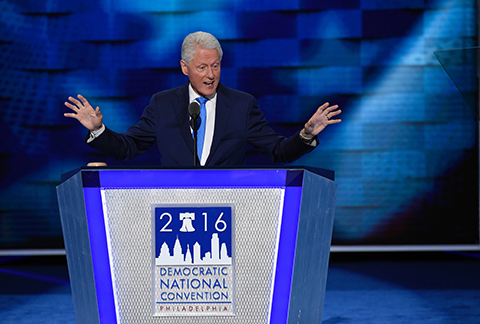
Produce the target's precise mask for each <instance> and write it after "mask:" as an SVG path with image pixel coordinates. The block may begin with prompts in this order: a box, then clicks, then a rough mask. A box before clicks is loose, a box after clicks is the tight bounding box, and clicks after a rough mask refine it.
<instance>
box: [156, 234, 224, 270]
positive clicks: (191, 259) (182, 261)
mask: <svg viewBox="0 0 480 324" xmlns="http://www.w3.org/2000/svg"><path fill="white" fill-rule="evenodd" d="M201 249H202V246H201V245H200V243H198V241H197V242H195V244H194V245H193V253H192V251H191V249H190V245H189V244H187V248H186V251H185V253H183V251H182V245H181V241H180V239H179V238H178V236H177V239H176V240H175V244H174V246H173V254H171V253H170V247H169V246H168V244H167V242H163V244H162V246H161V248H160V253H159V255H158V256H157V257H156V260H155V264H156V265H157V266H162V265H231V264H232V258H231V256H228V250H227V245H226V243H221V244H220V239H219V237H218V233H213V234H212V237H211V240H210V251H209V252H205V254H204V255H203V256H202V253H201Z"/></svg>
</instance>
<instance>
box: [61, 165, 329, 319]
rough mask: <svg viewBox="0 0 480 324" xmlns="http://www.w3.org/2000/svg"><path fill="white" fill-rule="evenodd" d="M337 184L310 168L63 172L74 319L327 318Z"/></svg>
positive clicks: (63, 207)
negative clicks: (329, 268)
mask: <svg viewBox="0 0 480 324" xmlns="http://www.w3.org/2000/svg"><path fill="white" fill-rule="evenodd" d="M336 191H337V183H336V182H334V181H333V172H332V171H329V170H323V169H316V168H305V167H290V168H276V169H271V168H268V169H266V168H265V169H261V168H260V169H259V168H256V169H249V168H239V169H208V168H196V169H158V168H157V169H154V168H152V169H148V168H147V169H145V168H144V169H125V168H89V167H84V168H81V169H78V170H75V171H72V172H71V173H70V174H68V175H64V176H63V177H62V183H61V184H60V185H59V186H58V187H57V196H58V201H59V209H60V216H61V222H62V230H63V235H64V241H65V250H66V254H67V262H68V269H69V275H70V281H71V288H72V295H73V302H74V306H75V313H76V319H77V323H88V324H94V323H102V324H104V323H107V324H111V323H135V324H138V323H145V324H150V323H152V324H154V323H155V324H157V323H192V324H193V323H195V324H197V323H209V324H212V323H219V324H220V323H228V324H230V323H244V324H245V323H248V324H254V323H262V324H265V323H272V324H273V323H274V324H283V323H308V324H314V323H321V319H322V310H323V303H324V296H325V285H326V279H327V270H328V260H329V254H330V242H331V237H332V229H333V218H334V210H335V199H336Z"/></svg>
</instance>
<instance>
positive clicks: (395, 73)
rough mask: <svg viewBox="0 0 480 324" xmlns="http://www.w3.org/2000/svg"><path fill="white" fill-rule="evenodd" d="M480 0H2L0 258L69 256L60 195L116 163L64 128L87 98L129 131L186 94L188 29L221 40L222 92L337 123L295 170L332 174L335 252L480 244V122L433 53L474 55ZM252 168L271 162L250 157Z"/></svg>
mask: <svg viewBox="0 0 480 324" xmlns="http://www.w3.org/2000/svg"><path fill="white" fill-rule="evenodd" d="M476 21H477V13H476V2H475V1H473V0H445V1H418V0H402V1H375V0H343V1H311V0H295V1H273V0H271V1H251V0H236V1H230V0H229V1H226V0H216V1H215V0H212V1H202V2H199V1H187V0H183V1H173V0H170V1H163V0H162V1H152V0H141V1H126V0H117V1H113V0H111V1H109V0H100V1H96V0H95V1H94V0H84V1H77V2H72V1H66V0H57V1H44V2H38V1H33V0H16V1H14V0H6V1H2V2H0V31H1V32H0V71H1V75H2V77H1V78H0V105H1V108H2V114H1V119H0V120H1V125H0V126H1V127H0V132H1V138H2V139H3V141H2V144H1V147H0V163H1V164H0V166H1V170H2V171H1V180H2V182H1V185H0V210H1V218H0V248H3V249H6V248H8V249H10V248H58V247H62V246H63V243H62V241H63V240H62V236H61V228H60V220H59V216H58V208H57V201H56V194H55V186H56V185H57V184H59V181H60V175H61V174H62V173H65V172H67V171H70V170H72V169H75V168H78V167H80V166H82V165H86V164H87V163H88V162H91V161H105V162H107V163H108V164H109V165H111V166H113V165H158V163H159V155H158V154H157V153H156V151H155V148H152V150H150V151H149V152H147V153H146V154H144V155H143V156H141V157H138V158H136V159H134V160H132V161H115V160H111V159H109V158H106V157H104V156H103V155H101V154H99V153H98V152H96V151H93V150H92V149H90V148H89V147H88V146H87V145H86V144H84V143H83V140H84V137H85V135H86V131H85V129H84V128H82V126H81V125H79V124H78V123H77V122H76V121H75V120H72V119H67V118H64V117H63V113H64V112H66V111H67V109H66V108H65V107H64V105H63V102H64V101H65V100H66V98H67V97H68V96H70V95H76V94H78V93H81V94H82V95H84V96H85V97H87V98H88V99H89V100H90V101H91V102H92V104H93V105H95V106H97V105H98V106H100V108H101V110H102V113H103V114H104V116H105V123H106V124H107V125H108V126H109V127H110V128H113V129H115V130H117V131H125V130H126V129H127V128H128V126H130V125H132V124H134V123H135V122H136V121H137V120H138V118H139V116H140V114H141V112H142V111H143V108H144V107H145V106H146V105H147V104H148V102H149V99H150V97H151V95H152V94H153V93H155V92H157V91H160V90H164V89H168V88H172V87H176V86H179V85H181V84H183V83H184V82H186V81H187V80H186V77H185V76H183V74H181V72H180V69H179V60H180V46H181V42H182V40H183V38H184V37H185V36H186V35H187V34H188V33H190V32H194V31H197V30H203V31H207V32H211V33H212V34H214V35H215V36H216V37H217V38H219V40H220V42H221V43H222V46H223V49H224V59H223V62H222V83H224V84H225V85H227V86H229V87H233V88H237V89H239V90H243V91H247V92H249V93H252V94H253V95H255V96H256V97H257V99H258V101H259V104H260V106H261V107H262V110H263V111H264V113H265V115H266V116H267V119H268V120H269V121H270V122H271V124H272V127H273V128H274V129H276V130H278V131H279V132H281V133H283V134H285V135H290V134H293V133H294V132H295V131H296V130H298V129H299V128H300V127H301V126H302V125H303V123H304V122H305V121H306V120H307V119H308V117H309V116H310V115H311V114H312V113H313V112H314V111H315V109H316V108H317V107H318V106H319V105H320V104H322V103H323V102H325V101H329V102H331V103H338V104H339V105H340V106H341V107H342V110H343V113H342V120H343V122H342V123H341V124H339V125H336V126H332V127H329V128H327V130H326V131H325V132H323V133H322V134H321V136H320V143H321V145H320V147H319V148H317V149H316V150H315V151H314V152H313V153H311V154H309V155H307V156H305V157H303V158H302V159H301V160H300V161H298V162H297V163H295V164H296V165H311V166H315V167H321V168H327V169H332V170H335V171H336V181H337V182H338V183H339V191H338V197H337V209H336V218H335V227H334V238H333V244H337V245H342V244H478V228H479V222H478V196H479V190H478V167H479V165H478V148H477V147H478V140H477V138H478V125H477V122H476V119H475V116H474V114H473V113H472V112H471V111H470V109H469V108H468V106H467V105H466V103H465V101H464V100H463V98H462V97H461V95H460V94H459V92H458V91H457V90H456V89H455V87H454V85H453V83H452V82H451V80H450V79H449V78H448V76H447V74H446V73H445V71H444V70H443V69H442V67H441V66H440V64H439V63H438V61H437V60H436V59H435V57H434V55H433V52H434V51H435V50H437V49H447V48H461V47H472V46H477V45H478V44H477V26H476ZM247 160H248V164H250V165H264V164H267V163H268V162H267V161H266V158H264V157H263V156H261V155H259V154H257V153H256V152H254V151H251V152H249V156H248V159H247Z"/></svg>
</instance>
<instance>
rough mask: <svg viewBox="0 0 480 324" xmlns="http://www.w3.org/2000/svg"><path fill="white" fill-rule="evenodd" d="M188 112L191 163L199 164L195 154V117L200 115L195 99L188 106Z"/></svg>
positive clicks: (198, 105)
mask: <svg viewBox="0 0 480 324" xmlns="http://www.w3.org/2000/svg"><path fill="white" fill-rule="evenodd" d="M188 114H189V115H190V127H192V129H193V165H194V166H196V165H199V164H200V163H199V161H198V154H197V123H196V121H197V118H198V116H199V115H200V104H199V103H198V102H196V101H192V103H191V104H190V105H189V106H188Z"/></svg>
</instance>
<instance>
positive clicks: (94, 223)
mask: <svg viewBox="0 0 480 324" xmlns="http://www.w3.org/2000/svg"><path fill="white" fill-rule="evenodd" d="M83 192H84V197H85V207H86V214H87V223H88V235H89V238H90V250H91V254H92V264H93V275H94V278H95V290H96V294H97V306H98V315H99V319H100V323H117V316H116V311H115V299H114V296H113V287H112V280H111V278H112V274H111V271H110V264H109V258H108V246H107V238H106V232H105V223H104V219H103V208H102V197H101V193H100V189H99V188H84V189H83ZM105 278H109V279H110V280H105Z"/></svg>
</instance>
